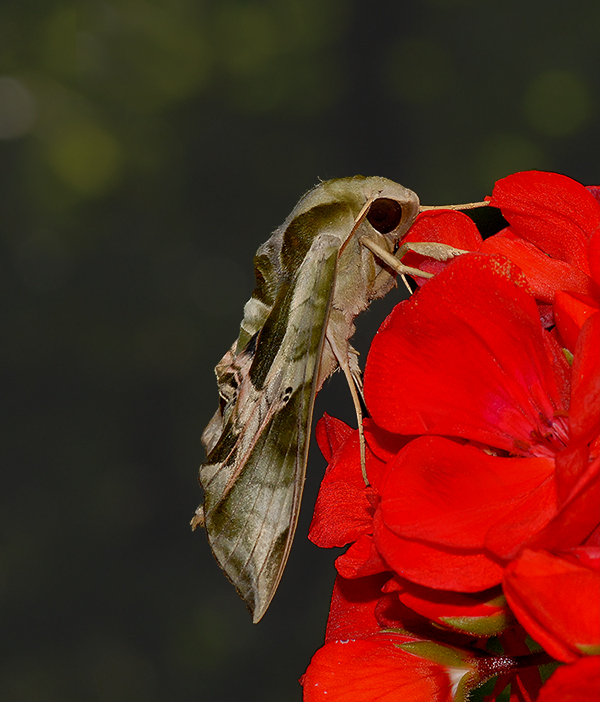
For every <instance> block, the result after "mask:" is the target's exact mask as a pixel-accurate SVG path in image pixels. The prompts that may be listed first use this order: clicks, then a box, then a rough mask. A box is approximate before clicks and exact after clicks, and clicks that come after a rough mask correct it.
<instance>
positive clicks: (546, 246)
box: [303, 172, 600, 701]
mask: <svg viewBox="0 0 600 702" xmlns="http://www.w3.org/2000/svg"><path fill="white" fill-rule="evenodd" d="M574 202H575V204H573V203H574ZM492 204H494V205H495V206H499V207H500V208H501V209H502V213H503V215H504V216H505V217H506V219H507V220H508V221H509V224H510V226H509V227H507V228H506V229H504V230H503V231H502V232H501V233H500V234H499V235H497V236H496V237H492V239H494V241H493V242H492V243H491V244H487V242H485V243H482V241H481V237H480V236H479V233H478V232H477V230H476V228H475V226H474V224H473V223H472V221H471V220H470V219H468V218H467V217H465V216H464V215H462V214H460V213H457V212H448V211H445V212H435V211H434V212H429V213H425V214H424V215H421V216H420V217H419V218H418V220H417V222H416V224H415V225H414V226H413V228H412V229H411V232H410V237H411V239H413V240H421V241H423V240H425V241H442V242H443V243H449V244H451V245H453V246H455V247H457V248H461V249H465V250H468V249H471V250H478V251H479V253H473V254H466V255H463V256H460V257H458V258H456V259H454V260H452V261H450V262H449V263H438V262H430V261H429V262H428V261H426V260H424V259H422V257H421V258H420V259H419V257H418V256H416V255H414V254H410V255H409V256H407V257H406V259H405V262H406V263H408V264H409V265H413V266H420V267H422V268H427V269H428V270H430V271H431V272H433V273H435V274H436V275H435V277H434V278H433V279H431V280H429V281H428V282H426V283H425V284H424V285H422V286H421V287H420V289H419V291H418V292H417V294H415V295H414V296H413V298H412V299H411V300H409V301H406V302H404V303H401V304H400V305H398V306H397V307H396V308H395V310H394V311H393V312H392V314H391V315H390V316H389V317H388V319H387V320H386V321H385V322H384V324H383V325H382V327H381V329H380V331H379V332H378V334H377V336H376V338H375V340H374V341H373V344H372V346H371V350H370V353H369V356H368V359H367V367H366V371H365V383H364V393H365V400H366V404H367V409H368V411H369V414H370V418H369V419H367V420H365V423H364V429H365V437H366V441H367V456H366V474H367V477H368V480H369V485H365V482H364V479H363V475H362V471H361V466H360V452H359V444H358V432H357V431H356V430H352V429H350V428H349V427H347V426H346V425H344V424H343V423H342V422H339V420H335V419H333V418H331V417H325V418H324V419H323V420H322V421H321V422H320V423H319V424H318V426H317V438H318V441H319V445H320V446H321V449H322V451H323V453H324V455H325V456H326V458H327V460H328V462H329V466H328V469H327V473H326V475H325V477H324V479H323V483H322V486H321V491H320V493H319V497H318V500H317V505H316V508H315V514H314V518H313V523H312V525H311V531H310V538H311V539H312V540H313V541H314V542H315V543H317V544H319V545H321V546H342V545H345V544H351V545H350V547H349V549H348V550H347V551H346V553H345V554H344V555H342V556H340V557H339V558H338V559H337V561H336V568H337V570H338V573H339V575H338V579H337V581H336V585H335V588H334V595H333V599H332V605H331V611H330V618H329V622H328V627H327V637H326V645H325V646H324V648H323V649H321V650H320V651H319V652H318V653H317V654H316V656H315V658H313V661H312V663H311V665H310V667H309V671H308V672H307V675H306V676H305V678H304V680H303V684H304V686H305V700H320V699H332V698H333V699H339V700H351V699H352V700H361V699H365V700H366V699H369V700H371V699H382V700H385V699H402V700H404V699H406V700H408V699H411V700H412V699H415V700H418V699H422V698H423V697H422V695H429V698H428V699H434V700H437V699H446V697H445V695H447V694H450V695H451V696H450V697H449V699H457V697H456V694H457V692H456V690H457V688H452V686H450V688H449V687H448V681H449V680H450V681H452V680H455V679H456V678H454V677H453V675H454V673H451V670H456V671H461V672H460V675H459V677H458V679H460V680H462V681H463V682H465V681H466V680H467V679H469V680H470V682H469V684H468V685H467V683H466V682H465V685H467V687H468V686H469V685H471V686H472V685H473V684H475V683H474V681H475V680H476V679H479V680H480V681H483V680H485V679H486V674H485V672H484V670H485V669H486V666H488V668H487V671H488V673H489V672H490V670H491V669H494V670H495V673H498V674H499V675H500V677H499V678H498V682H497V687H496V691H495V692H500V691H501V690H502V689H503V688H504V687H505V686H506V685H507V684H509V683H510V684H512V686H513V692H512V696H511V700H512V699H513V698H514V700H515V701H516V700H517V699H518V700H533V699H535V698H536V697H537V694H538V692H539V690H540V687H541V678H540V676H539V673H538V671H537V668H536V666H537V665H539V664H541V663H543V662H549V661H550V660H552V659H551V658H550V656H552V657H554V658H557V659H559V660H563V661H567V662H569V665H568V666H567V667H565V671H566V670H567V668H570V667H574V666H576V665H579V663H572V661H574V660H575V661H576V660H577V657H578V656H579V655H584V654H585V655H589V654H591V653H594V652H595V648H594V646H596V641H597V639H598V640H600V633H599V634H598V635H596V628H594V627H595V626H596V625H595V624H592V623H590V620H589V619H585V617H583V618H582V617H581V616H580V617H579V619H577V617H576V616H572V617H570V618H569V617H563V619H561V616H562V615H557V617H556V618H555V617H554V615H553V612H554V610H553V609H552V607H553V606H554V607H555V608H556V607H558V608H560V607H562V604H561V601H562V600H561V598H563V596H564V597H567V595H566V594H565V593H566V592H567V591H569V592H570V593H572V589H573V588H570V587H568V585H566V584H565V583H567V582H568V583H575V589H577V590H578V595H577V597H576V598H575V600H576V601H577V602H578V603H579V604H578V605H574V604H573V602H574V601H575V600H574V599H571V600H570V604H569V605H568V607H563V614H564V612H569V607H571V609H572V608H573V607H575V606H577V607H580V609H579V610H578V611H579V613H581V612H583V611H587V612H588V613H590V612H591V613H592V614H594V612H595V610H594V612H592V610H593V607H592V609H589V608H588V609H587V610H584V609H583V608H582V606H581V603H582V601H583V600H585V601H586V602H587V601H590V598H591V597H595V593H596V589H597V587H598V582H597V572H596V571H595V570H594V568H595V561H594V563H593V564H591V565H590V563H589V562H588V561H589V560H590V558H591V556H590V554H592V553H593V548H594V547H595V546H597V544H598V543H599V542H600V541H599V540H600V364H598V351H599V350H600V312H599V311H598V308H597V307H595V306H594V305H596V300H597V299H600V296H599V295H598V291H599V290H600V270H599V269H600V261H598V262H597V263H596V262H595V261H593V260H592V257H593V255H594V252H595V251H596V250H597V249H598V247H599V243H598V242H600V205H599V204H598V201H597V200H596V198H595V196H594V195H593V194H592V193H590V192H589V191H588V190H586V189H585V188H583V186H580V185H579V184H577V183H575V182H574V181H571V180H570V179H565V178H564V177H563V176H556V177H554V174H540V173H536V172H531V173H528V174H517V175H516V176H513V177H512V180H511V179H505V181H501V182H500V183H499V184H498V185H497V187H496V189H495V190H494V195H493V198H492ZM487 241H491V240H489V239H488V240H487ZM486 247H487V248H486ZM494 247H495V248H494ZM486 251H487V252H486ZM494 251H502V253H491V252H494ZM598 253H599V254H600V252H598ZM504 254H506V255H508V258H507V257H506V255H504ZM409 257H412V259H414V260H408V259H409ZM552 257H553V258H552ZM599 258H600V256H599ZM509 259H510V260H509ZM590 300H591V302H590ZM586 306H587V307H586ZM584 307H585V309H584ZM555 311H556V320H557V324H558V326H559V330H558V332H557V331H552V332H548V331H547V330H546V329H545V328H544V326H543V325H542V322H541V318H542V319H543V320H544V322H545V326H547V325H548V324H549V322H550V321H551V320H552V319H554V313H555ZM540 313H541V315H540ZM540 316H541V318H540ZM565 346H566V347H567V348H568V349H569V351H570V352H571V353H570V354H569V353H566V352H565V351H564V347H565ZM584 542H585V543H587V545H586V546H585V547H581V546H580V544H582V543H584ZM549 552H554V553H553V554H552V553H549ZM559 552H560V553H559ZM566 553H568V554H569V555H565V554H566ZM531 554H534V556H532V555H531ZM540 554H542V555H540ZM536 559H537V560H536ZM540 559H542V560H543V559H546V560H544V561H543V563H542V562H541V561H540ZM548 559H550V561H548ZM569 559H570V560H569ZM586 559H587V560H586ZM592 560H593V559H592ZM550 562H551V563H552V566H551V565H549V563H550ZM557 563H558V565H557ZM559 566H560V567H559ZM590 574H592V575H591V576H590ZM544 579H545V580H544ZM542 581H543V583H544V584H543V585H540V583H542ZM502 587H503V588H504V590H505V594H506V599H505V597H504V595H503V593H502V589H501V588H502ZM595 588H596V589H595ZM507 600H508V604H507ZM565 601H566V600H565ZM509 604H510V605H511V609H512V611H511V609H509V607H508V605H509ZM596 609H598V608H597V607H596ZM515 615H516V617H517V619H518V620H519V622H520V623H521V624H522V625H523V627H525V629H526V630H527V631H528V632H529V633H530V634H531V635H532V636H533V638H534V639H535V640H536V641H538V642H539V643H540V644H542V645H543V646H544V647H545V649H546V651H547V653H545V652H542V653H540V654H532V653H531V652H530V651H529V648H528V647H527V646H526V644H525V636H526V632H525V631H524V630H523V628H522V627H521V625H520V624H518V623H516V620H515ZM594 616H595V617H596V619H600V613H598V616H596V615H595V614H594ZM584 619H585V621H584ZM594 621H595V619H594ZM571 623H572V624H573V626H572V627H571V629H570V628H569V627H570V625H571ZM575 624H576V625H575ZM586 626H587V628H586ZM409 633H410V635H411V636H412V635H414V636H412V638H410V637H409ZM497 634H499V635H500V636H499V640H500V642H501V643H502V645H503V647H504V652H505V654H506V656H505V657H504V658H503V659H502V661H501V660H500V658H492V662H491V663H489V662H486V659H485V657H484V658H483V659H481V658H480V657H479V656H480V650H479V649H481V648H482V647H483V645H484V642H485V639H486V638H487V637H490V636H492V635H497ZM402 636H405V637H408V638H405V640H404V642H402V638H401V637H402ZM436 641H437V642H438V643H435V642H436ZM442 641H443V642H444V643H443V644H442V643H441V642H442ZM477 641H479V642H480V643H477ZM407 642H408V643H407ZM449 643H452V645H453V646H459V649H458V650H462V654H460V655H459V654H456V655H458V660H459V661H461V662H460V664H457V665H447V657H448V656H449V655H450V654H449V653H448V652H447V649H448V647H447V644H449ZM599 645H600V644H599ZM411 647H413V648H411ZM423 647H424V648H423ZM427 647H429V649H431V651H434V653H433V654H432V655H431V656H430V655H428V654H427V653H423V652H426V651H428V650H429V649H428V648H427ZM436 647H437V648H436ZM448 650H449V649H448ZM409 651H410V653H411V655H412V654H415V653H416V652H418V653H416V655H417V656H418V657H417V658H416V659H415V658H413V660H412V672H411V663H410V660H411V659H410V658H406V657H405V654H407V653H408V652H409ZM511 656H513V657H514V656H517V657H521V658H520V662H519V660H517V659H513V658H511ZM445 657H446V658H445ZM361 658H363V659H364V661H363V660H361ZM359 660H360V665H359ZM482 660H483V662H481V661H482ZM424 661H425V662H424ZM444 661H445V662H444ZM494 666H495V668H494ZM531 666H533V667H531ZM469 670H470V671H471V672H468V671H469ZM474 670H477V671H478V672H477V674H476V673H474V672H473V671H474ZM419 671H421V672H423V675H422V676H421V677H420V678H419V676H418V673H419ZM558 672H559V671H557V673H558ZM457 674H458V673H457ZM491 674H494V673H491ZM415 676H416V677H415ZM563 676H564V677H563ZM488 677H489V675H488ZM565 679H568V673H561V674H560V675H558V676H557V674H555V675H554V676H553V677H552V678H551V679H550V681H549V682H548V684H547V685H546V686H544V688H542V691H543V694H544V695H546V697H545V698H543V699H547V700H550V699H551V698H550V697H548V696H547V695H548V694H549V693H547V692H546V690H547V689H550V690H552V689H557V690H558V689H559V688H560V689H562V688H561V685H563V681H564V680H565ZM552 681H554V682H552ZM552 685H554V688H553V687H552ZM548 686H550V687H549V688H548ZM584 688H585V686H584ZM584 688H581V690H582V691H583V693H584V696H583V697H582V699H587V698H586V697H585V694H587V693H586V692H585V689H584ZM465 689H466V688H465ZM448 691H450V692H448ZM561 694H562V693H561ZM411 695H412V697H411ZM452 695H454V696H452ZM461 699H462V698H461ZM489 699H490V700H491V699H495V693H492V696H491V697H490V698H489ZM541 699H542V697H541V696H540V700H541ZM556 699H560V698H559V697H557V698H556ZM567 699H568V698H567V697H565V700H567Z"/></svg>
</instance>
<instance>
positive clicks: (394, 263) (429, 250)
mask: <svg viewBox="0 0 600 702" xmlns="http://www.w3.org/2000/svg"><path fill="white" fill-rule="evenodd" d="M360 243H361V244H363V246H366V247H367V248H368V249H369V250H370V251H372V252H373V253H374V254H375V255H376V256H377V257H378V258H380V259H381V260H382V261H383V262H384V263H386V264H387V265H388V266H389V267H390V268H391V269H392V270H394V271H396V273H399V274H400V275H402V276H404V275H405V274H407V273H408V274H410V275H416V276H420V277H421V278H433V274H432V273H426V272H425V271H421V270H419V269H418V268H411V266H405V265H404V264H403V263H401V262H400V260H399V259H401V258H402V257H403V256H404V255H405V254H407V253H408V252H409V251H414V252H415V253H418V254H421V255H422V256H428V257H429V258H434V259H435V260H436V261H448V260H449V259H451V258H454V257H455V256H459V255H460V254H464V253H469V252H468V251H464V250H463V249H457V248H455V247H454V246H449V245H448V244H439V243H437V242H434V241H408V242H406V243H405V244H402V246H401V247H400V248H399V249H398V251H396V253H395V254H391V253H390V252H389V251H386V250H385V249H384V248H382V247H381V246H379V244H377V243H376V242H374V241H373V240H372V239H369V238H368V237H366V236H363V237H362V238H361V239H360Z"/></svg>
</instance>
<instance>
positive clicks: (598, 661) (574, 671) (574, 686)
mask: <svg viewBox="0 0 600 702" xmlns="http://www.w3.org/2000/svg"><path fill="white" fill-rule="evenodd" d="M598 699H600V656H590V657H589V658H580V659H579V660H578V661H577V662H576V663H573V664H572V665H565V666H562V667H561V668H559V669H558V670H556V671H555V672H554V673H553V675H552V677H551V678H550V679H549V680H548V681H547V682H546V684H545V685H544V687H542V689H541V690H540V696H539V697H538V698H537V702H598Z"/></svg>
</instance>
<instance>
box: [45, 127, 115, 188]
mask: <svg viewBox="0 0 600 702" xmlns="http://www.w3.org/2000/svg"><path fill="white" fill-rule="evenodd" d="M48 156H49V160H50V165H51V166H52V168H53V169H54V171H55V173H56V174H57V175H58V176H59V177H60V178H61V179H62V180H63V182H65V183H66V184H67V185H68V186H69V187H70V188H72V189H73V190H75V191H76V192H78V193H81V194H82V195H89V196H93V195H100V194H102V193H104V192H105V191H106V190H107V189H108V188H109V187H110V186H112V185H113V184H114V183H115V182H116V180H117V176H118V172H119V165H120V149H119V145H118V144H117V142H116V140H115V139H114V137H113V136H112V135H111V134H110V133H109V132H108V131H106V129H104V128H103V127H101V126H99V125H97V124H93V123H88V122H78V123H75V124H73V125H72V126H71V127H70V128H69V129H65V130H64V131H63V132H62V133H60V134H59V135H58V136H56V137H55V138H54V140H53V141H52V142H51V143H50V146H49V151H48Z"/></svg>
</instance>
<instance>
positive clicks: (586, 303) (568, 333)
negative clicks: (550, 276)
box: [554, 290, 600, 352]
mask: <svg viewBox="0 0 600 702" xmlns="http://www.w3.org/2000/svg"><path fill="white" fill-rule="evenodd" d="M599 309H600V307H599V305H598V303H597V302H596V301H595V300H594V299H593V298H591V297H589V296H588V295H580V294H578V293H572V292H563V291H561V290H557V292H556V296H555V299H554V319H555V320H556V326H557V327H558V330H559V332H560V337H561V339H562V340H563V341H564V343H565V346H566V347H567V348H568V349H569V350H570V351H571V352H573V351H574V350H575V344H576V343H577V337H578V336H579V331H580V330H581V327H582V326H583V325H584V324H585V322H586V320H587V319H588V318H589V317H590V316H591V315H592V314H594V313H595V312H598V310H599ZM598 350H600V347H598Z"/></svg>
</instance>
